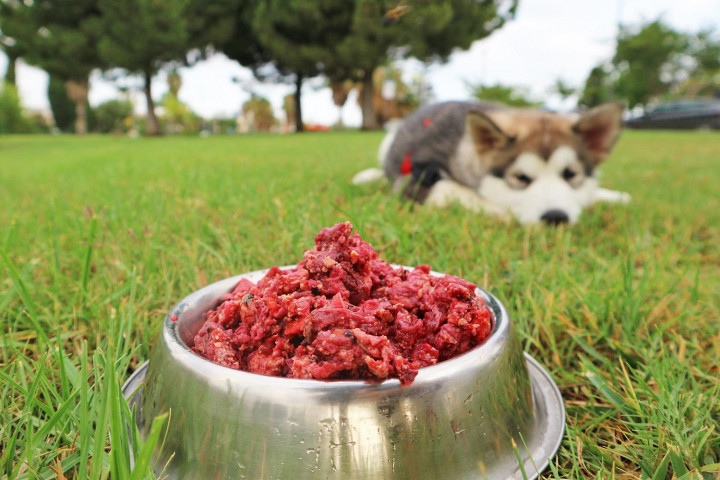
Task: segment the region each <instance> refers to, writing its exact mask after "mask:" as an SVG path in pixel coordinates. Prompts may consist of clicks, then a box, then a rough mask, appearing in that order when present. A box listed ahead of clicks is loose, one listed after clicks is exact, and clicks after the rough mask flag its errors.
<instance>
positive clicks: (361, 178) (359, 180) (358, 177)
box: [352, 168, 385, 185]
mask: <svg viewBox="0 0 720 480" xmlns="http://www.w3.org/2000/svg"><path fill="white" fill-rule="evenodd" d="M384 178H385V172H383V171H382V170H380V169H379V168H368V169H367V170H363V171H362V172H358V173H356V174H355V176H354V177H353V178H352V183H353V184H355V185H361V184H363V183H373V182H378V181H380V180H383V179H384Z"/></svg>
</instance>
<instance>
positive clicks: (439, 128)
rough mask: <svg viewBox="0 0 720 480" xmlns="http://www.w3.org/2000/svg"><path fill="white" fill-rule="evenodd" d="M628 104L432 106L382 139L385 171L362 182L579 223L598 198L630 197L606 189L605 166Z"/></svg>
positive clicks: (497, 211) (432, 200) (531, 218)
mask: <svg viewBox="0 0 720 480" xmlns="http://www.w3.org/2000/svg"><path fill="white" fill-rule="evenodd" d="M622 112H623V107H622V105H621V104H619V103H607V104H603V105H600V106H598V107H595V108H593V109H591V110H589V111H587V112H585V113H583V114H581V115H575V116H574V117H573V116H564V115H559V114H554V113H550V112H545V111H541V110H534V109H514V108H508V107H504V106H501V105H497V104H491V103H467V102H445V103H438V104H434V105H430V106H427V107H423V108H421V109H419V110H417V111H415V112H413V113H412V114H410V115H409V116H408V117H407V118H406V119H405V120H404V121H402V122H397V123H396V124H395V125H394V126H392V127H391V128H390V129H389V130H390V131H389V132H388V134H387V135H386V136H385V138H384V139H383V141H382V143H381V145H380V149H379V158H380V165H381V167H382V169H369V170H364V171H362V172H360V173H358V174H357V175H355V177H354V178H353V183H355V184H361V183H367V182H370V181H376V180H379V179H380V178H383V177H386V178H388V179H389V180H390V181H391V182H392V183H393V185H394V189H395V190H396V191H401V192H402V193H403V194H404V195H405V196H406V197H409V198H411V199H412V200H414V201H416V202H418V203H421V204H426V205H434V206H438V207H444V206H447V205H449V204H452V203H459V204H460V205H462V206H464V207H466V208H468V209H470V210H472V211H476V212H484V213H487V214H491V215H495V216H500V217H505V218H509V217H514V218H516V219H517V220H518V221H519V222H520V223H523V224H528V223H541V222H544V223H548V224H553V225H557V224H564V223H575V222H577V221H578V218H579V217H580V213H581V212H582V210H583V209H584V208H585V207H587V206H589V205H592V204H594V203H596V202H601V201H607V202H623V203H627V202H629V201H630V196H629V195H628V194H627V193H623V192H615V191H611V190H606V189H602V188H599V185H598V178H597V168H598V167H599V166H600V165H601V164H602V163H603V162H604V161H605V160H606V158H607V157H608V155H609V154H610V152H611V150H612V148H613V146H614V145H615V143H616V141H617V139H618V137H619V135H620V132H621V130H622Z"/></svg>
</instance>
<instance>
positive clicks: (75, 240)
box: [0, 131, 720, 480]
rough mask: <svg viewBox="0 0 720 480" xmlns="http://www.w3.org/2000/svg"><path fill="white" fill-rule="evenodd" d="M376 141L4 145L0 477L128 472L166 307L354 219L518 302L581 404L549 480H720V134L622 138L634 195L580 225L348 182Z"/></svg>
mask: <svg viewBox="0 0 720 480" xmlns="http://www.w3.org/2000/svg"><path fill="white" fill-rule="evenodd" d="M380 139H381V134H379V133H373V134H365V133H332V134H306V135H298V136H237V137H216V138H208V139H201V138H161V139H138V140H132V139H126V138H111V137H88V138H84V139H78V138H72V137H29V136H28V137H25V136H23V137H4V138H0V205H1V206H2V207H1V208H0V326H1V328H0V335H1V336H0V478H2V479H16V478H30V479H35V478H43V479H50V478H60V479H62V478H78V479H86V478H89V479H93V480H94V479H97V478H106V477H107V476H108V475H112V478H116V479H118V478H130V473H129V466H128V461H129V460H128V456H129V452H128V450H127V448H126V445H127V432H126V431H125V430H124V429H123V425H124V422H125V420H126V419H128V418H131V416H132V412H130V411H129V410H128V407H127V404H126V403H125V402H124V401H123V400H122V397H121V395H120V393H119V388H120V386H121V384H122V382H123V381H124V379H126V378H127V377H128V376H129V374H130V373H131V372H132V371H133V370H134V369H135V368H136V367H137V366H138V365H139V364H140V363H141V362H143V361H145V360H146V359H147V357H148V352H149V348H150V346H151V345H152V342H153V340H154V338H155V336H156V334H157V332H158V329H159V326H160V324H161V320H162V318H163V316H164V313H165V312H166V311H167V310H168V309H169V307H171V306H172V305H173V304H174V303H175V302H177V301H178V300H179V299H181V298H182V297H183V296H185V295H186V294H188V293H189V292H191V291H194V290H195V289H197V288H198V287H201V286H204V285H206V284H208V283H210V282H212V281H214V280H218V279H221V278H225V277H227V276H230V275H233V274H237V273H240V272H244V271H249V270H254V269H258V268H263V267H267V266H269V265H271V264H280V265H282V264H292V263H296V262H297V261H298V260H299V258H300V257H301V256H302V253H303V251H304V250H305V249H308V248H310V247H311V246H312V238H313V236H314V234H315V233H316V232H317V231H318V230H319V229H320V228H322V227H324V226H328V225H331V224H333V223H335V222H338V221H342V220H351V221H352V222H353V223H354V224H355V226H356V227H357V228H358V229H359V231H360V233H361V234H362V236H363V238H364V239H366V240H368V241H369V242H371V243H372V244H373V245H375V246H376V247H377V248H378V249H379V251H380V254H381V255H382V256H383V257H384V258H386V259H388V260H389V261H392V262H394V263H401V264H407V265H413V264H418V263H428V264H430V265H432V266H433V268H434V269H436V270H439V271H444V272H448V273H452V274H456V275H459V276H463V277H466V278H468V279H471V280H473V281H475V282H476V283H478V284H480V285H482V286H484V287H486V288H487V289H489V290H490V291H492V292H493V293H495V294H496V295H497V296H498V297H500V298H501V299H502V300H503V301H504V302H505V303H506V306H507V307H508V310H509V311H510V314H511V316H512V318H513V321H514V323H515V325H516V327H517V329H518V331H519V334H520V337H521V339H522V341H523V343H524V346H525V349H526V350H527V351H529V352H530V353H531V354H532V355H533V356H534V357H535V358H536V359H538V360H539V361H540V362H541V363H542V364H543V365H545V366H546V368H547V369H548V370H549V371H550V372H551V374H552V376H553V377H554V379H555V381H556V382H557V383H558V385H559V387H560V389H561V390H562V393H563V397H564V399H565V402H566V407H567V414H568V418H567V420H568V421H567V430H566V435H565V438H564V441H563V444H562V447H561V449H560V452H559V455H558V456H557V458H556V459H555V460H554V461H553V464H552V468H551V470H549V471H548V472H546V476H547V477H550V478H552V477H558V478H572V479H574V478H596V477H597V478H652V479H665V478H683V479H687V478H707V479H709V478H720V473H719V472H720V433H719V429H720V427H719V426H718V424H719V422H720V400H719V398H720V393H719V392H718V388H719V387H718V377H719V376H720V372H719V370H718V365H719V364H720V333H718V324H719V322H720V268H718V267H719V265H720V195H718V186H719V185H720V137H718V135H717V134H714V133H711V132H707V133H694V132H693V133H654V132H634V131H633V132H626V133H625V134H624V136H623V138H622V139H621V141H620V143H619V144H618V146H617V149H616V152H615V154H614V155H613V158H612V160H611V161H610V162H609V163H608V164H607V165H606V166H605V167H604V169H603V173H604V176H603V183H604V184H605V186H607V187H608V188H613V189H618V190H624V191H628V192H630V193H631V194H632V195H633V202H632V204H630V205H629V206H617V205H602V206H597V207H594V208H592V209H590V210H588V211H586V212H585V213H584V214H583V216H582V218H581V221H580V223H579V224H577V225H575V226H573V227H570V228H543V227H521V226H519V225H516V224H513V223H502V222H498V221H495V220H492V219H489V218H483V217H480V216H476V215H472V214H469V213H468V212H466V211H463V210H461V209H460V208H451V209H447V210H433V209H427V208H411V206H410V205H408V204H405V203H403V202H401V201H399V200H398V199H397V198H395V197H393V196H392V195H390V194H389V189H388V188H387V187H382V188H380V189H378V187H377V186H362V187H359V186H353V185H350V183H349V179H350V178H351V177H352V175H353V174H354V173H355V172H356V171H358V170H360V169H362V168H367V167H370V166H374V165H375V163H376V160H375V151H376V146H377V144H378V143H379V141H380ZM163 421H164V419H160V420H159V421H158V423H157V426H156V431H155V433H156V436H157V438H161V433H162V423H163ZM110 436H112V438H113V440H114V441H113V442H112V443H110V441H109V439H110ZM150 443H154V441H151V442H150ZM143 448H144V449H145V450H144V451H143ZM151 449H152V445H149V446H145V447H143V445H141V444H139V443H134V445H133V450H134V454H135V455H136V458H140V457H142V458H143V459H145V461H146V462H147V463H149V461H150V459H149V455H148V453H149V451H150V450H151ZM147 463H146V465H147ZM147 472H149V470H147V469H145V470H144V471H142V472H135V475H136V476H135V478H141V477H143V476H144V475H145V474H146V473H147Z"/></svg>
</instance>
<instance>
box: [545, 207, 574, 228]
mask: <svg viewBox="0 0 720 480" xmlns="http://www.w3.org/2000/svg"><path fill="white" fill-rule="evenodd" d="M540 220H542V221H543V222H545V223H547V224H548V225H560V224H561V223H568V222H569V221H570V217H568V214H567V213H565V212H563V211H562V210H548V211H547V212H545V213H543V215H542V217H540Z"/></svg>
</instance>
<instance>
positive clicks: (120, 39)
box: [98, 0, 189, 135]
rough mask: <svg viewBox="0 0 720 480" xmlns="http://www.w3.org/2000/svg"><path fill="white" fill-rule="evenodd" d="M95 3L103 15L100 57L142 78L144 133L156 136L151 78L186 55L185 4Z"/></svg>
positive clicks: (176, 0) (172, 0) (168, 0)
mask: <svg viewBox="0 0 720 480" xmlns="http://www.w3.org/2000/svg"><path fill="white" fill-rule="evenodd" d="M98 1H99V3H100V8H101V11H102V14H103V35H102V38H101V40H100V53H101V55H102V57H103V58H104V59H105V60H106V61H107V62H108V63H110V64H111V65H113V66H116V67H120V68H123V69H125V70H127V71H128V72H130V73H136V74H141V75H142V76H143V78H144V81H145V87H144V90H145V97H146V101H147V111H148V124H147V133H148V134H149V135H157V134H159V132H160V130H159V127H158V122H157V117H156V116H155V103H154V101H153V98H152V90H151V83H152V77H153V75H155V73H157V71H158V70H159V69H160V68H162V67H163V65H165V64H167V63H168V62H172V61H182V60H183V58H184V56H185V53H186V52H187V47H188V38H189V37H188V32H187V26H188V19H187V16H186V15H185V8H186V7H187V5H188V0H163V1H162V2H158V1H155V0H98Z"/></svg>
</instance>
